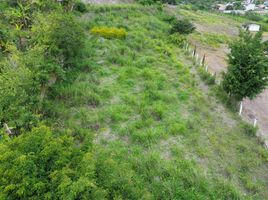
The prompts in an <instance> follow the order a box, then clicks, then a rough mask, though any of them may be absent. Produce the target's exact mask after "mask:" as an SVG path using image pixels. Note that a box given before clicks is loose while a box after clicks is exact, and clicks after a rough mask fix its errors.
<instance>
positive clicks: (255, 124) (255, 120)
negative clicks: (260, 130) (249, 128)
mask: <svg viewBox="0 0 268 200" xmlns="http://www.w3.org/2000/svg"><path fill="white" fill-rule="evenodd" d="M257 122H258V120H257V119H256V118H255V119H254V123H253V126H254V127H256V126H257Z"/></svg>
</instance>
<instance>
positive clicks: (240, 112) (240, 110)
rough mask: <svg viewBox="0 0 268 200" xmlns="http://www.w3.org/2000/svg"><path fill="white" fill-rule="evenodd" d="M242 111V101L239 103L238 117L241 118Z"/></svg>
mask: <svg viewBox="0 0 268 200" xmlns="http://www.w3.org/2000/svg"><path fill="white" fill-rule="evenodd" d="M242 111H243V103H242V101H241V103H240V109H239V115H240V116H241V114H242Z"/></svg>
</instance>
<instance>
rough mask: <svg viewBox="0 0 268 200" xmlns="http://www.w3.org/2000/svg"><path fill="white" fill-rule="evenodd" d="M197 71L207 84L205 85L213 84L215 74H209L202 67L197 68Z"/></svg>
mask: <svg viewBox="0 0 268 200" xmlns="http://www.w3.org/2000/svg"><path fill="white" fill-rule="evenodd" d="M198 73H199V75H200V77H201V79H202V80H203V81H204V82H205V83H206V84H207V85H214V84H215V81H216V77H215V75H211V74H210V73H208V72H207V71H205V70H204V69H203V68H199V69H198Z"/></svg>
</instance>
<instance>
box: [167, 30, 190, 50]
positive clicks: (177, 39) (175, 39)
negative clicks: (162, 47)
mask: <svg viewBox="0 0 268 200" xmlns="http://www.w3.org/2000/svg"><path fill="white" fill-rule="evenodd" d="M186 41H187V39H186V37H185V36H184V35H182V34H179V33H174V34H172V35H169V36H168V42H169V43H171V44H175V45H178V46H179V47H183V45H184V44H185V42H186Z"/></svg>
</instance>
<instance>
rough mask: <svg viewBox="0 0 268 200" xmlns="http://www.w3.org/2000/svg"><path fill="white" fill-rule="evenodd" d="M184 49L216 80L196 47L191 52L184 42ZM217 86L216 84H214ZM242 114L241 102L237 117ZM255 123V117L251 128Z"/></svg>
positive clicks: (219, 81) (204, 56)
mask: <svg viewBox="0 0 268 200" xmlns="http://www.w3.org/2000/svg"><path fill="white" fill-rule="evenodd" d="M183 47H184V51H185V53H188V54H189V55H191V58H192V59H193V60H194V62H195V63H196V64H197V65H198V66H200V67H204V68H205V71H206V72H208V73H209V74H210V75H211V76H214V77H215V79H216V76H217V74H216V72H215V73H214V74H212V72H210V71H209V70H208V68H209V66H208V64H206V63H205V60H206V54H204V55H203V57H199V55H198V53H197V47H196V45H195V46H194V48H193V50H192V48H191V46H190V44H189V43H188V42H185V45H183ZM216 84H217V82H216ZM220 84H221V79H219V80H218V85H220ZM242 113H243V103H242V102H241V103H240V108H239V112H238V114H239V116H242ZM257 123H258V119H257V118H256V117H254V120H253V127H256V126H257ZM267 147H268V146H267Z"/></svg>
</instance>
